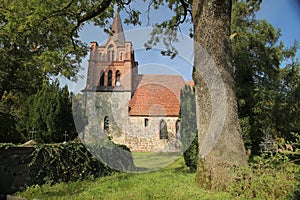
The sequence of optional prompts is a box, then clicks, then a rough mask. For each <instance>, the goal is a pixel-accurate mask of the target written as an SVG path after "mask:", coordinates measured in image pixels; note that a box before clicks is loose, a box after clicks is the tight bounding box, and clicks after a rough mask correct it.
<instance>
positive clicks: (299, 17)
mask: <svg viewBox="0 0 300 200" xmlns="http://www.w3.org/2000/svg"><path fill="white" fill-rule="evenodd" d="M133 7H135V8H137V9H139V10H140V11H142V13H143V11H145V10H146V4H145V3H143V2H141V1H138V3H136V4H135V5H133ZM168 16H170V13H169V12H168V11H166V10H162V11H155V12H152V13H151V21H150V24H154V23H155V22H159V21H160V20H164V18H166V19H167V17H168ZM141 17H142V22H143V24H142V26H140V27H133V26H126V25H125V24H123V28H124V31H125V34H126V35H125V37H126V39H127V40H130V41H132V42H133V45H134V48H135V54H136V55H135V57H136V60H137V61H138V62H139V66H140V73H155V71H156V72H158V73H159V72H163V73H165V72H166V71H168V72H169V73H175V74H176V73H177V74H181V75H183V76H184V78H185V79H187V80H189V79H191V71H192V69H191V64H190V63H192V58H191V53H190V52H189V51H190V50H191V48H192V43H191V42H192V40H189V39H187V38H185V37H184V36H182V37H184V40H183V41H181V42H180V44H179V48H184V49H185V50H184V51H185V52H187V51H188V52H189V53H188V54H187V55H184V56H178V57H177V58H175V59H174V60H170V59H169V58H167V57H162V56H160V50H161V48H160V47H157V48H156V49H154V50H152V51H151V52H149V51H147V52H146V51H145V49H144V48H143V43H144V41H146V40H147V39H146V38H147V37H146V36H147V33H144V32H143V31H144V30H143V28H145V27H146V25H147V21H146V19H147V18H146V16H145V15H144V14H142V15H141ZM121 18H122V19H124V18H125V14H124V13H122V12H121ZM257 18H263V19H266V20H267V21H268V22H269V23H271V24H272V25H273V26H274V27H275V28H280V29H281V34H282V36H281V40H282V41H283V42H284V43H285V45H286V46H291V45H293V43H294V41H295V40H298V41H299V42H300V0H263V3H262V6H261V10H260V11H259V12H258V13H257ZM183 29H185V28H183ZM126 31H127V32H126ZM182 37H181V38H182ZM80 38H81V40H83V41H84V42H85V43H87V44H89V42H91V41H97V42H98V43H101V42H103V41H106V39H107V35H106V34H104V33H103V31H102V30H101V29H100V28H97V27H93V26H92V25H87V26H85V27H84V28H83V29H82V31H81V32H80ZM179 55H182V54H181V53H179ZM297 57H298V58H300V52H298V53H297ZM87 66H88V63H87V58H85V59H84V62H83V63H82V67H83V68H84V69H85V70H83V71H82V72H81V73H82V75H83V76H84V77H86V75H87V74H86V69H87ZM162 69H163V70H162ZM85 82H86V80H85V79H83V80H80V81H79V82H77V83H68V85H69V88H70V90H71V91H73V92H75V93H77V92H78V91H80V90H81V89H83V88H84V85H85Z"/></svg>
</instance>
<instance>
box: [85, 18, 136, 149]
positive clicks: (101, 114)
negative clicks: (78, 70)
mask: <svg viewBox="0 0 300 200" xmlns="http://www.w3.org/2000/svg"><path fill="white" fill-rule="evenodd" d="M88 62H89V64H88V76H87V83H86V88H85V92H86V93H87V99H88V100H87V106H86V112H87V114H88V115H89V116H93V117H92V119H90V118H89V122H88V123H89V127H95V128H94V129H93V130H92V131H90V132H94V133H95V132H96V133H101V134H102V133H105V134H106V135H109V136H110V137H111V138H112V139H113V141H114V142H116V143H124V140H125V139H124V138H125V132H126V130H127V129H128V127H127V124H128V123H127V121H128V112H129V111H128V102H129V101H130V99H131V96H132V94H133V93H134V91H135V89H136V87H137V79H138V63H137V62H136V61H135V59H134V50H133V46H132V43H131V42H128V41H126V39H125V35H124V32H123V27H122V23H121V19H120V15H119V13H118V12H117V13H116V16H115V18H114V21H113V24H112V30H111V35H110V36H109V37H108V39H107V41H106V43H105V44H103V45H98V43H97V42H91V46H90V58H89V61H88ZM99 129H100V130H99Z"/></svg>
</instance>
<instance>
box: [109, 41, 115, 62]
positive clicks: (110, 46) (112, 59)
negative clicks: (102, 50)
mask: <svg viewBox="0 0 300 200" xmlns="http://www.w3.org/2000/svg"><path fill="white" fill-rule="evenodd" d="M107 60H108V61H114V60H115V52H114V46H113V45H112V44H111V45H109V47H108V49H107Z"/></svg>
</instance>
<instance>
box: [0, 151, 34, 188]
mask: <svg viewBox="0 0 300 200" xmlns="http://www.w3.org/2000/svg"><path fill="white" fill-rule="evenodd" d="M33 151H34V148H33V147H9V148H7V149H6V148H5V147H1V148H0V194H12V193H15V192H16V191H19V190H22V189H25V186H26V185H31V178H30V176H29V172H30V168H29V166H28V164H29V162H30V159H29V155H30V154H31V153H32V152H33Z"/></svg>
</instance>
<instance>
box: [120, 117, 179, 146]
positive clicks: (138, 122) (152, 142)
mask: <svg viewBox="0 0 300 200" xmlns="http://www.w3.org/2000/svg"><path fill="white" fill-rule="evenodd" d="M145 118H147V119H148V125H147V126H145ZM161 120H165V122H166V123H167V128H168V132H169V136H168V139H160V137H159V132H160V130H159V124H160V122H161ZM177 120H178V118H177V117H133V116H131V117H129V126H130V130H128V132H127V133H126V135H125V145H126V146H127V147H129V148H130V149H131V151H133V152H147V151H151V152H180V151H181V143H180V141H179V140H178V139H177V138H176V121H177Z"/></svg>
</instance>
